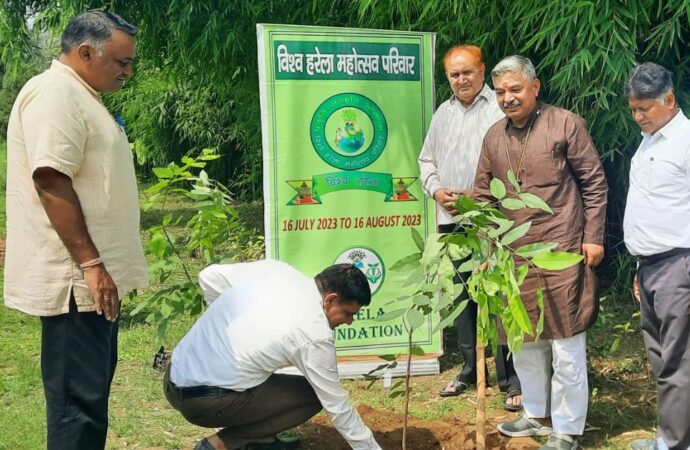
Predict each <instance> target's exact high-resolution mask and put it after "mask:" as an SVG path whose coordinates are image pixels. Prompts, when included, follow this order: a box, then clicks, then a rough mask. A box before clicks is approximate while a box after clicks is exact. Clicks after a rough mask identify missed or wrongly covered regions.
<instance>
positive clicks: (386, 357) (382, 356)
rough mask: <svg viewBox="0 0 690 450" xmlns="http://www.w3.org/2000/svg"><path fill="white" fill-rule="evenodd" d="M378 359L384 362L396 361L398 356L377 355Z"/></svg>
mask: <svg viewBox="0 0 690 450" xmlns="http://www.w3.org/2000/svg"><path fill="white" fill-rule="evenodd" d="M379 358H381V359H382V360H384V361H395V360H396V359H398V355H379ZM386 365H387V364H386Z"/></svg>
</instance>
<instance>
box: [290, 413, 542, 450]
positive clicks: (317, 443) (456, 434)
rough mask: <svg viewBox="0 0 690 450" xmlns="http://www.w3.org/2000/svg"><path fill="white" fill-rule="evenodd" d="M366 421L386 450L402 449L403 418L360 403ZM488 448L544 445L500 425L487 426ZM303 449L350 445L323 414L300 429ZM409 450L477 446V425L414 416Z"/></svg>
mask: <svg viewBox="0 0 690 450" xmlns="http://www.w3.org/2000/svg"><path fill="white" fill-rule="evenodd" d="M357 409H358V411H359V413H360V415H361V416H362V419H363V420H364V423H366V424H367V425H369V427H370V428H371V429H372V431H373V432H374V436H375V437H376V441H377V442H378V443H379V445H381V447H382V448H383V449H384V450H394V449H400V448H401V442H402V422H403V421H402V417H401V416H400V415H397V414H393V413H390V412H388V411H380V410H376V409H374V408H370V407H368V406H359V407H358V408H357ZM486 431H487V436H486V448H487V449H503V450H536V449H538V448H539V446H540V444H539V443H538V442H537V441H534V440H532V439H529V438H513V439H510V438H507V437H505V436H502V435H500V434H499V433H498V432H497V431H496V424H495V423H494V422H490V423H489V424H488V425H487V430H486ZM300 434H301V435H302V442H303V444H302V448H305V449H311V450H316V449H319V450H323V449H328V450H349V449H350V446H349V445H348V444H347V442H345V440H344V439H343V438H342V437H341V436H340V434H339V433H338V432H337V431H336V430H335V428H333V426H332V425H331V423H330V421H329V420H328V418H327V417H325V416H323V415H319V416H318V417H316V418H315V419H313V420H311V421H310V422H309V423H308V424H307V425H305V426H303V427H302V428H301V430H300ZM407 448H408V449H409V450H461V449H474V448H477V446H476V436H475V426H474V424H470V423H466V422H463V421H462V420H461V419H460V418H453V419H448V418H444V419H441V420H437V421H433V422H428V421H423V420H419V419H415V418H410V420H409V422H408V429H407Z"/></svg>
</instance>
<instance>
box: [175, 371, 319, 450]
mask: <svg viewBox="0 0 690 450" xmlns="http://www.w3.org/2000/svg"><path fill="white" fill-rule="evenodd" d="M163 389H164V391H165V398H166V399H167V400H168V402H169V403H170V405H172V407H173V408H175V409H176V410H178V411H179V412H180V413H182V416H183V417H184V418H185V419H187V420H188V421H189V422H191V423H193V424H194V425H198V426H200V427H207V428H222V430H220V431H219V432H218V437H219V438H220V439H221V440H222V441H223V443H225V446H226V447H227V448H237V446H236V445H235V442H236V440H237V439H248V440H251V439H261V438H267V437H272V436H274V435H276V434H278V433H280V432H281V431H285V430H288V429H290V428H294V427H296V426H298V425H302V424H303V423H305V422H306V421H307V420H309V419H310V418H312V417H313V416H314V415H316V413H318V412H319V411H321V408H322V407H321V402H320V401H319V398H318V397H317V396H316V392H314V388H312V387H311V385H310V384H309V382H308V381H307V379H306V378H304V377H302V376H297V375H283V374H273V375H271V376H270V377H269V378H268V380H266V381H264V382H263V383H262V384H260V385H258V386H256V387H253V388H251V389H247V390H246V391H242V392H237V391H233V390H230V389H222V388H217V387H212V386H200V387H199V386H197V387H194V388H178V387H176V386H175V385H174V384H173V383H172V382H171V381H170V366H168V368H167V370H166V371H165V376H164V377H163Z"/></svg>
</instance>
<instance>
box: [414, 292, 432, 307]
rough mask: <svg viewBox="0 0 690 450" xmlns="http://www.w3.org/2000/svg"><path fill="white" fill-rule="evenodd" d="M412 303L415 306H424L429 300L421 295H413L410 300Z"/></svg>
mask: <svg viewBox="0 0 690 450" xmlns="http://www.w3.org/2000/svg"><path fill="white" fill-rule="evenodd" d="M412 303H413V304H415V305H416V306H426V305H428V304H430V303H431V299H429V297H427V296H426V295H423V294H420V295H415V296H414V298H413V299H412Z"/></svg>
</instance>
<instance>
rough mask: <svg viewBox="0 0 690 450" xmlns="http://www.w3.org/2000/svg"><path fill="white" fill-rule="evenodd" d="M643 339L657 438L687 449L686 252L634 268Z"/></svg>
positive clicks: (689, 347)
mask: <svg viewBox="0 0 690 450" xmlns="http://www.w3.org/2000/svg"><path fill="white" fill-rule="evenodd" d="M679 250H681V249H679ZM637 281H638V283H639V285H640V310H641V314H640V317H641V322H642V337H643V338H644V343H645V347H646V349H647V357H648V358H649V363H650V365H651V366H652V370H653V371H654V376H655V377H656V386H657V404H658V412H657V435H659V436H661V437H662V438H663V439H664V441H665V442H666V445H668V448H670V449H671V450H685V449H687V448H688V447H690V315H689V311H690V249H687V250H685V251H680V252H679V253H675V254H672V255H670V256H668V257H664V258H660V259H658V260H653V261H642V262H640V266H639V268H638V269H637Z"/></svg>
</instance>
